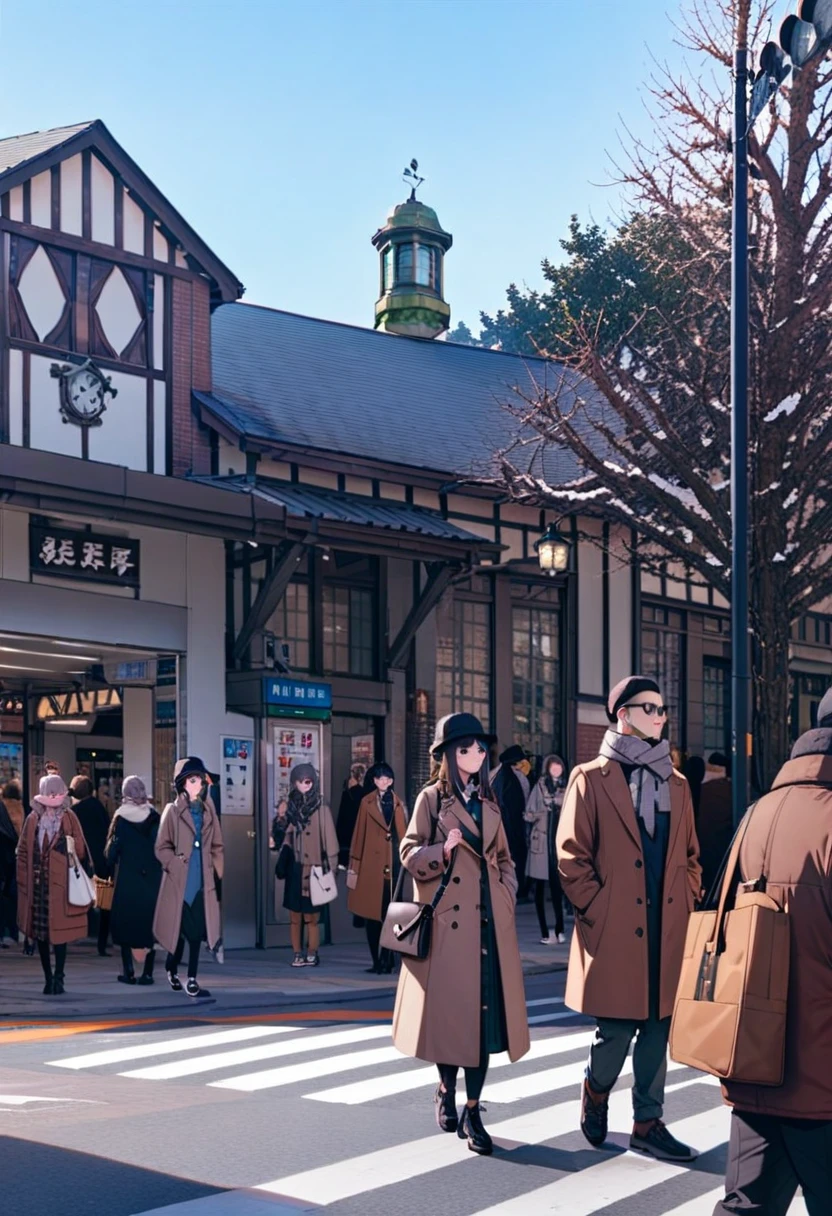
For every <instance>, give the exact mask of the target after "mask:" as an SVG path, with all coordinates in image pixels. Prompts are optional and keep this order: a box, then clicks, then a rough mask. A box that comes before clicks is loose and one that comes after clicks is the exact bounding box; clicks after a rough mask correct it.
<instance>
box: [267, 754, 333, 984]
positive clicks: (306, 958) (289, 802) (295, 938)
mask: <svg viewBox="0 0 832 1216" xmlns="http://www.w3.org/2000/svg"><path fill="white" fill-rule="evenodd" d="M289 785H290V787H291V788H290V790H289V797H288V798H284V799H283V801H282V802H281V803H280V804H279V805H278V808H277V813H276V815H275V818H274V821H273V823H272V848H273V849H276V850H277V851H278V852H279V851H280V849H281V848H282V847H283V845H284V844H286V845H288V846H289V848H290V849H291V850H292V858H293V859H292V864H291V868H290V870H289V873H288V875H287V877H286V882H285V886H284V888H283V907H284V908H286V910H287V911H288V913H289V935H290V937H291V940H292V951H293V956H292V964H291V965H292V966H293V967H317V966H318V965H319V964H320V961H321V960H320V957H319V955H318V947H319V946H320V940H321V931H320V926H319V924H318V918H319V916H320V911H319V909H318V908H317V907H316V906H315V904H313V903H312V899H311V896H310V890H309V879H310V875H311V873H312V867H313V866H323V865H325V864H328V865H330V866H335V867H337V865H338V835H337V833H336V831H335V824H334V823H333V820H332V812H331V811H330V809H329V807H328V806H327V805H326V803H325V802H324V800H323V798H322V797H321V787H320V777H319V774H318V770H317V769H316V768H315V767H314V765H312V764H296V765H295V767H294V768H293V769H292V771H291V773H290V774H289ZM304 928H305V929H306V950H305V951H304V948H303V931H304Z"/></svg>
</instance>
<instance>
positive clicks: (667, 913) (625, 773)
mask: <svg viewBox="0 0 832 1216" xmlns="http://www.w3.org/2000/svg"><path fill="white" fill-rule="evenodd" d="M607 715H608V717H609V720H610V722H611V723H614V724H615V726H616V728H617V729H611V730H608V731H607V733H606V734H605V736H604V739H603V742H602V744H601V750H600V753H599V755H598V758H597V759H596V760H593V761H591V762H590V763H589V764H579V765H577V766H576V767H575V768H574V769H573V770H572V776H571V778H570V781H569V787H568V789H567V791H566V797H565V799H564V804H563V809H562V811H561V815H560V823H559V825H558V833H557V851H558V861H559V866H560V876H561V882H562V883H563V889H564V892H565V893H566V897H567V899H569V900H570V901H571V903H572V904H573V906H574V908H575V932H574V933H573V934H572V948H571V953H570V956H569V972H568V975H567V981H566V997H565V999H566V1004H567V1005H568V1007H569V1008H570V1009H574V1010H576V1011H577V1012H579V1013H587V1014H590V1015H592V1016H593V1017H594V1018H595V1019H596V1020H597V1027H596V1031H595V1040H594V1042H593V1044H592V1047H591V1049H590V1053H589V1061H588V1065H587V1069H586V1074H585V1080H584V1084H583V1090H582V1099H581V1131H582V1132H583V1133H584V1135H585V1136H586V1138H587V1140H588V1141H589V1142H590V1144H592V1145H595V1146H597V1145H600V1144H603V1143H604V1141H605V1140H606V1138H607V1121H608V1098H609V1093H610V1090H611V1089H612V1088H613V1086H614V1085H615V1083H616V1081H617V1080H618V1077H619V1075H620V1073H621V1070H622V1068H623V1067H624V1061H625V1060H626V1058H627V1053H628V1051H629V1049H630V1044H631V1043H632V1042H633V1039H635V1046H634V1048H633V1073H634V1075H635V1084H634V1086H633V1113H634V1124H633V1133H632V1136H631V1138H630V1147H631V1148H633V1149H636V1150H637V1151H639V1152H642V1153H647V1154H649V1155H651V1156H653V1157H656V1158H658V1159H659V1160H663V1161H676V1162H679V1161H692V1160H693V1159H694V1157H695V1156H696V1153H695V1151H694V1150H693V1149H691V1148H689V1147H688V1145H686V1144H682V1143H681V1142H680V1141H679V1140H677V1139H676V1138H675V1137H674V1136H672V1135H671V1133H670V1132H669V1131H668V1129H667V1128H666V1127H665V1125H664V1123H663V1122H662V1115H663V1113H664V1088H665V1077H666V1074H667V1041H668V1035H669V1032H670V1019H671V1015H672V1013H673V1003H674V998H675V995H676V986H677V984H678V981H679V973H680V971H681V965H682V955H683V951H684V944H685V934H686V931H687V918H688V914H689V913H690V912H692V911H693V906H694V900H695V899H697V898H698V897H699V894H700V870H699V862H698V851H699V850H698V845H697V841H696V832H695V829H694V822H693V807H692V805H691V799H690V791H689V789H688V784H687V781H686V780H685V778H684V777H683V776H682V775H681V773H677V772H676V771H675V770H674V769H673V766H672V764H671V760H670V749H669V747H668V744H667V741H666V740H661V739H660V736H661V733H662V727H663V725H664V723H665V720H666V717H667V707H666V706H665V703H664V698H663V697H662V694H661V690H660V688H659V686H658V684H657V683H656V681H655V680H652V679H650V678H647V677H645V676H629V677H628V678H627V679H624V680H622V681H621V682H620V683H619V684H616V686H615V687H614V688H613V689H612V691H611V692H610V694H609V698H608V701H607Z"/></svg>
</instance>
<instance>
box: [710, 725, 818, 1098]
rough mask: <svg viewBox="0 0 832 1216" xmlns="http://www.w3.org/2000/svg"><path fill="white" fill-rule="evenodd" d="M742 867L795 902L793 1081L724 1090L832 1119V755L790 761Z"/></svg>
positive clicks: (750, 838)
mask: <svg viewBox="0 0 832 1216" xmlns="http://www.w3.org/2000/svg"><path fill="white" fill-rule="evenodd" d="M817 733H818V734H820V733H821V732H817ZM823 733H824V734H826V733H829V732H827V731H824V732H823ZM705 788H707V787H705ZM703 792H704V791H703ZM775 820H776V822H775ZM740 870H741V871H742V878H743V881H746V882H748V881H751V880H753V879H755V878H758V877H759V876H760V874H762V873H765V874H766V877H767V880H768V881H767V883H766V893H767V894H768V895H770V896H771V897H772V898H773V899H775V900H776V901H777V902H778V903H779V904H780V906H781V907H783V906H785V905H786V904H788V911H789V935H790V939H791V941H790V954H789V994H788V1004H787V1018H786V1064H785V1071H784V1077H785V1080H784V1081H783V1084H782V1085H780V1086H777V1087H776V1088H773V1087H769V1086H765V1087H763V1086H754V1085H738V1084H735V1083H733V1082H731V1083H730V1084H728V1085H726V1086H724V1088H723V1092H724V1093H725V1096H726V1099H727V1101H728V1102H729V1103H731V1104H732V1105H733V1106H736V1107H737V1108H738V1109H739V1110H743V1111H753V1112H754V1114H760V1115H777V1116H781V1117H786V1118H796V1119H832V1017H830V1009H832V755H804V756H799V757H798V758H797V759H794V760H789V761H787V763H786V764H784V766H783V768H782V769H781V770H780V772H779V773H778V775H777V778H776V780H775V782H774V785H773V786H772V789H771V792H770V793H768V794H766V795H764V797H762V798H761V799H760V800H759V802H758V803H757V805H756V807H755V808H754V811H753V813H752V816H751V822H750V825H749V827H748V831H747V833H746V836H745V839H744V840H743V844H742V848H741V850H740Z"/></svg>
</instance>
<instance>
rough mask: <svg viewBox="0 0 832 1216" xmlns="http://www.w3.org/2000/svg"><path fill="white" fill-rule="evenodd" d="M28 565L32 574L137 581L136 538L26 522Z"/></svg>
mask: <svg viewBox="0 0 832 1216" xmlns="http://www.w3.org/2000/svg"><path fill="white" fill-rule="evenodd" d="M29 568H30V570H31V572H32V573H33V574H49V575H52V576H53V577H55V578H72V579H77V580H78V581H83V582H88V583H110V584H113V583H116V584H118V585H119V586H123V587H138V585H139V541H137V540H133V539H132V538H131V537H129V536H107V535H102V534H100V533H95V532H74V531H70V530H69V529H67V528H50V527H48V526H46V525H41V524H34V523H33V524H30V526H29Z"/></svg>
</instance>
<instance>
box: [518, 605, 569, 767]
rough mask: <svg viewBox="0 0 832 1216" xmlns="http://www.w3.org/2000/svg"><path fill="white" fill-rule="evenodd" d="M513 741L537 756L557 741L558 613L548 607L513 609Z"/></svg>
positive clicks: (558, 734) (558, 726) (558, 744)
mask: <svg viewBox="0 0 832 1216" xmlns="http://www.w3.org/2000/svg"><path fill="white" fill-rule="evenodd" d="M512 655H513V673H514V679H513V702H514V734H513V742H515V743H519V744H521V746H523V747H525V748H526V750H527V751H530V752H532V753H533V754H535V755H537V756H545V755H546V753H547V752H550V751H553V750H554V751H557V750H558V749H559V748H560V747H561V740H560V726H561V723H560V614H559V613H558V611H557V610H552V609H551V608H535V607H520V606H519V605H517V604H515V606H514V608H513V609H512Z"/></svg>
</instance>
